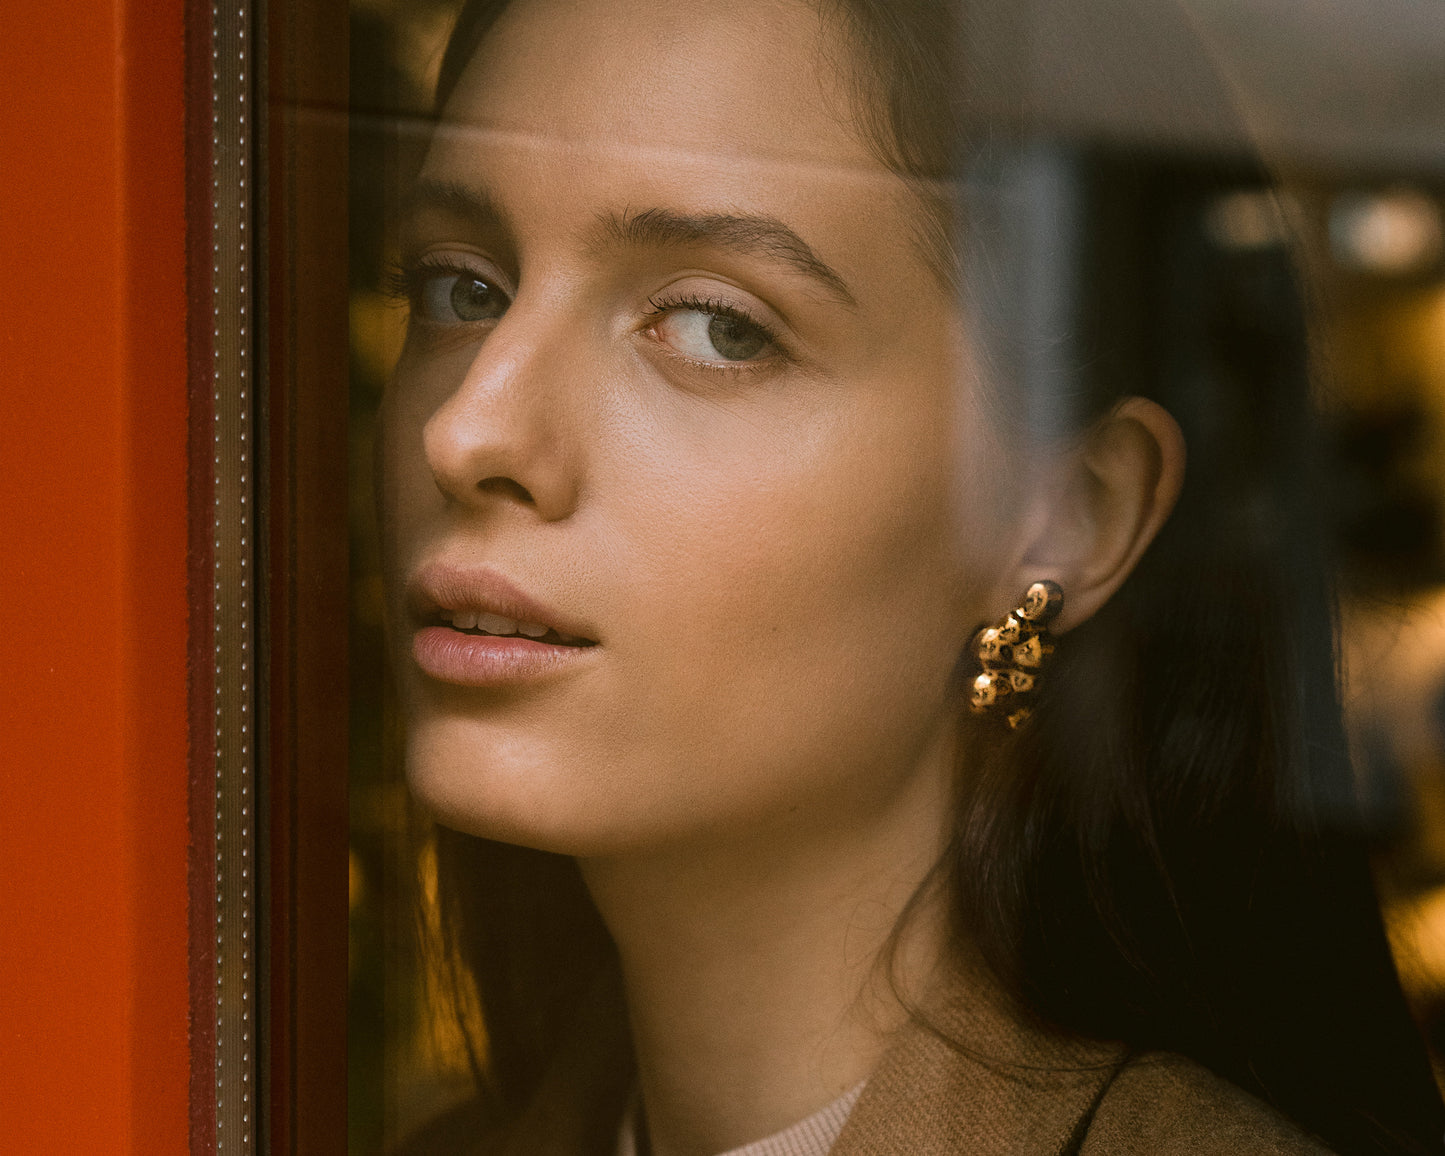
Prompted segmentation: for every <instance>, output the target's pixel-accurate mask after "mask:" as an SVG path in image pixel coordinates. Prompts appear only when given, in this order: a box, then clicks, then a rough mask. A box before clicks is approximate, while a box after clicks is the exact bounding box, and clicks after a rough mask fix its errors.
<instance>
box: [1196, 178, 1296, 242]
mask: <svg viewBox="0 0 1445 1156" xmlns="http://www.w3.org/2000/svg"><path fill="white" fill-rule="evenodd" d="M1204 228H1205V231H1206V232H1207V233H1208V234H1209V239H1210V240H1211V241H1213V242H1214V243H1215V244H1216V245H1218V246H1219V247H1220V248H1222V249H1265V248H1268V247H1270V246H1271V245H1283V244H1284V243H1285V242H1286V241H1287V240H1288V239H1289V231H1288V229H1287V227H1286V224H1285V218H1284V212H1283V211H1282V210H1281V207H1280V203H1279V198H1278V197H1276V196H1275V194H1274V193H1273V192H1270V191H1269V190H1267V189H1253V190H1241V191H1240V192H1235V193H1226V194H1225V195H1224V196H1222V197H1216V198H1215V199H1214V200H1213V201H1211V202H1210V203H1209V205H1208V206H1207V207H1206V208H1205V210H1204Z"/></svg>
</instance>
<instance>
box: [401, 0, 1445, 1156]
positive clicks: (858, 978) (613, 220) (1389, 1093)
mask: <svg viewBox="0 0 1445 1156" xmlns="http://www.w3.org/2000/svg"><path fill="white" fill-rule="evenodd" d="M948 15H949V8H948V6H946V5H943V4H923V3H882V2H881V0H875V2H867V3H865V2H861V0H859V2H852V3H843V2H836V3H831V2H830V3H809V2H807V0H752V2H747V3H738V4H732V5H727V6H717V7H713V8H702V7H700V6H696V5H691V4H684V3H673V2H671V0H662V2H659V0H650V2H649V3H646V4H642V3H633V2H631V0H621V2H617V0H515V2H513V3H510V4H509V3H505V2H501V0H492V2H489V3H474V4H471V5H469V6H468V7H467V8H466V9H465V10H464V11H463V14H462V16H461V18H460V20H459V23H458V27H457V31H456V33H455V34H454V36H453V40H452V42H451V45H450V47H449V49H448V53H447V56H446V60H445V62H444V64H443V69H442V79H441V92H440V96H439V107H440V108H441V109H442V121H441V124H440V125H439V127H438V128H437V130H436V132H435V135H434V137H433V140H432V142H431V147H430V150H429V152H428V154H427V157H426V161H425V164H424V166H423V170H422V173H421V176H420V179H419V181H418V183H417V185H416V188H415V190H414V192H413V194H412V196H411V198H410V200H409V204H408V207H407V211H406V216H405V221H404V225H403V252H404V261H403V279H404V287H405V292H406V294H407V296H408V298H409V300H410V302H411V319H410V327H409V331H408V336H407V343H406V347H405V351H404V353H403V355H402V358H401V362H400V364H399V366H398V368H397V371H396V374H395V379H394V382H393V384H392V387H391V390H390V393H389V396H388V400H387V404H386V413H385V441H384V450H383V455H384V461H385V475H386V482H385V486H384V495H385V497H384V504H385V511H384V515H385V516H384V521H385V524H386V532H387V537H388V555H389V563H388V566H389V581H390V591H391V594H390V613H391V621H392V631H393V637H394V640H395V643H396V646H397V651H398V655H397V658H398V669H399V671H400V682H401V693H402V699H403V703H404V707H405V710H406V715H407V727H408V743H407V773H408V778H409V781H410V784H411V786H412V789H413V791H414V792H415V794H416V795H417V796H418V797H419V798H420V799H421V800H422V801H423V802H424V803H425V804H426V805H427V806H428V807H429V808H430V809H431V810H432V811H433V812H434V813H435V814H436V816H437V817H438V819H439V820H440V822H441V823H442V824H443V825H444V828H446V830H444V831H443V832H442V835H441V844H440V848H441V854H442V858H443V863H444V868H445V871H444V880H443V881H444V883H445V885H446V903H447V915H448V918H449V920H450V921H451V926H452V929H453V934H454V937H455V942H456V944H457V947H458V950H459V953H460V957H461V959H462V960H463V962H464V965H465V968H466V969H468V970H469V973H470V974H469V976H466V977H464V978H466V979H468V980H469V981H471V982H475V984H476V988H477V991H478V993H479V995H480V1000H481V1004H482V1011H483V1018H484V1020H485V1039H484V1040H483V1041H481V1042H480V1044H479V1048H480V1049H481V1050H480V1051H479V1056H480V1058H479V1061H478V1067H479V1077H480V1085H479V1086H480V1091H479V1097H478V1100H477V1102H476V1103H475V1104H474V1105H472V1106H471V1107H470V1109H469V1110H468V1111H466V1112H463V1113H460V1114H455V1115H454V1116H452V1117H451V1118H450V1119H449V1120H447V1121H445V1122H444V1123H443V1124H439V1125H438V1127H437V1129H435V1130H433V1131H432V1132H431V1133H430V1134H429V1135H428V1136H425V1137H422V1138H420V1139H419V1140H418V1141H417V1144H418V1147H419V1149H421V1150H435V1151H469V1150H476V1151H487V1152H492V1151H506V1152H519V1153H520V1152H529V1153H530V1152H557V1153H562V1152H583V1151H588V1152H591V1151H596V1152H612V1151H619V1150H620V1151H624V1152H625V1151H634V1152H651V1153H653V1154H655V1156H674V1154H697V1156H705V1154H710V1153H718V1152H725V1151H729V1150H732V1149H736V1148H739V1147H741V1146H744V1145H749V1144H753V1143H755V1142H759V1144H760V1146H759V1147H757V1148H754V1149H750V1150H749V1151H750V1152H757V1153H767V1152H825V1151H828V1150H830V1146H831V1150H833V1151H835V1152H837V1153H843V1154H847V1153H855V1154H856V1153H864V1152H869V1153H874V1152H945V1151H947V1152H954V1151H965V1152H1026V1151H1039V1152H1045V1151H1048V1152H1061V1151H1081V1152H1185V1151H1189V1152H1196V1151H1218V1152H1225V1151H1231V1152H1233V1151H1270V1152H1276V1151H1278V1152H1308V1151H1319V1150H1320V1147H1321V1145H1324V1146H1327V1147H1329V1148H1332V1149H1333V1150H1336V1151H1339V1152H1367V1151H1395V1152H1405V1151H1427V1150H1434V1148H1435V1147H1436V1146H1438V1144H1439V1141H1440V1134H1441V1130H1442V1128H1445V1115H1442V1112H1441V1106H1440V1101H1439V1097H1438V1095H1437V1094H1436V1092H1435V1090H1434V1088H1433V1085H1432V1083H1431V1080H1430V1074H1429V1070H1428V1067H1427V1065H1426V1063H1425V1060H1424V1057H1423V1054H1422V1051H1421V1047H1420V1044H1419V1041H1418V1039H1417V1038H1416V1037H1415V1035H1414V1033H1413V1028H1412V1027H1411V1025H1410V1023H1409V1021H1408V1018H1407V1017H1406V1015H1405V1012H1404V1008H1403V1004H1402V1001H1401V997H1400V993H1399V988H1398V984H1397V982H1396V980H1395V977H1394V972H1393V967H1392V964H1391V962H1390V958H1389V955H1388V952H1387V950H1386V946H1385V941H1384V938H1383V935H1382V932H1381V928H1380V923H1379V918H1378V915H1377V914H1376V911H1375V908H1374V900H1373V894H1372V891H1371V887H1370V882H1369V878H1368V875H1367V873H1366V871H1365V868H1364V865H1363V862H1362V860H1361V859H1360V857H1359V855H1358V853H1357V851H1356V849H1355V848H1354V847H1353V845H1352V843H1351V841H1350V837H1349V826H1348V819H1347V814H1348V802H1347V800H1348V797H1349V780H1348V766H1347V764H1346V762H1345V760H1344V757H1343V753H1342V752H1343V749H1344V747H1343V740H1342V738H1341V734H1340V723H1339V718H1338V710H1337V707H1336V705H1335V696H1334V689H1333V682H1332V665H1331V664H1332V658H1331V654H1332V652H1331V643H1330V633H1329V631H1330V618H1329V602H1328V591H1327V583H1326V582H1325V581H1324V579H1323V578H1322V574H1323V566H1322V555H1321V553H1320V551H1319V549H1318V542H1317V537H1318V535H1317V534H1315V533H1314V531H1313V530H1312V523H1311V520H1310V518H1309V517H1308V514H1309V511H1310V505H1309V499H1310V493H1311V491H1310V489H1309V486H1310V474H1309V470H1310V468H1311V466H1310V459H1309V451H1308V437H1307V429H1308V423H1307V420H1306V419H1307V387H1306V384H1305V382H1304V378H1303V373H1302V370H1301V359H1300V358H1299V356H1298V349H1299V347H1300V344H1299V343H1298V342H1296V341H1294V340H1292V338H1294V337H1297V334H1287V335H1286V336H1285V337H1284V338H1280V337H1279V335H1278V334H1274V335H1270V334H1266V335H1265V337H1264V338H1263V339H1262V340H1264V342H1265V348H1264V350H1263V352H1264V354H1265V356H1263V357H1258V358H1254V359H1252V360H1250V361H1248V362H1247V363H1243V364H1241V365H1233V366H1232V365H1229V364H1221V365H1218V366H1215V367H1213V368H1214V370H1215V374H1214V376H1215V377H1217V379H1218V380H1217V381H1210V382H1202V381H1201V380H1199V375H1197V374H1188V375H1186V374H1181V373H1179V372H1174V371H1172V370H1171V367H1170V366H1169V365H1168V364H1167V359H1166V358H1162V357H1161V358H1157V359H1156V361H1155V362H1148V363H1143V364H1141V365H1133V366H1131V365H1129V364H1127V362H1126V359H1124V358H1123V357H1121V356H1119V355H1117V354H1116V352H1115V351H1114V350H1113V347H1112V346H1111V345H1110V344H1109V341H1108V337H1109V334H1108V332H1107V330H1108V328H1109V327H1108V326H1107V324H1103V323H1102V322H1101V323H1100V324H1098V325H1097V326H1096V327H1095V328H1096V329H1097V330H1098V331H1099V333H1098V334H1097V336H1098V337H1099V340H1100V346H1099V349H1098V351H1097V356H1091V358H1090V359H1089V365H1091V366H1092V367H1093V370H1094V371H1093V372H1090V373H1084V372H1080V373H1078V374H1074V375H1072V376H1070V377H1069V378H1068V380H1067V381H1065V382H1063V384H1062V386H1061V387H1060V386H1059V384H1058V383H1054V386H1052V387H1050V389H1049V391H1048V392H1040V390H1039V389H1038V378H1039V376H1040V375H1038V374H1028V373H1025V372H1023V371H1021V370H1018V369H1017V367H1018V365H1019V364H1020V363H1019V360H1018V358H1017V357H1015V356H1014V355H1015V354H1017V353H1018V347H1017V345H1014V346H1011V345H1010V343H1009V341H1008V324H1007V318H1006V317H1005V316H1003V314H1002V313H1001V309H1002V306H1001V305H1000V303H999V302H1000V297H1001V296H1002V295H1001V294H1000V293H997V292H993V291H992V287H996V286H997V285H998V284H999V283H1000V282H1001V281H1002V280H1005V279H1006V275H1007V272H1008V268H1007V255H1006V254H1004V255H1000V254H999V253H997V252H993V251H991V250H990V244H991V240H990V234H989V229H988V222H989V220H990V217H989V207H990V197H991V196H993V195H994V194H995V193H997V191H998V190H999V189H1000V188H1001V187H1003V185H1004V184H1006V178H1005V177H1000V176H999V175H998V174H999V173H1001V172H1005V171H1006V170H1007V169H1008V165H1009V163H1010V162H1009V161H1008V159H1007V156H1006V155H1004V154H1006V153H1007V150H1006V148H1004V147H1002V146H1003V145H1006V143H1007V139H1008V126H1010V125H1016V124H1017V120H1016V118H1015V117H1014V116H1013V115H1012V114H1011V112H1010V109H1009V107H1008V106H1007V101H1006V100H1005V101H1002V103H1001V102H1000V98H999V95H998V94H999V93H1000V92H1006V91H1007V89H1008V85H1007V84H1006V83H1000V82H999V79H1000V76H1004V77H1005V79H1006V75H1005V74H1004V73H1002V72H1001V67H1002V66H1001V65H997V62H996V61H994V60H993V59H992V58H991V57H989V55H988V54H987V53H986V52H985V51H983V50H982V49H981V48H980V47H979V46H980V45H983V44H985V43H986V29H987V27H988V25H987V23H986V22H985V21H984V20H983V18H982V15H979V17H978V19H973V18H972V17H971V18H970V19H969V20H966V21H961V22H958V23H957V24H955V23H953V22H951V21H950V20H949V19H948ZM960 44H962V45H964V46H965V49H967V50H965V51H956V49H957V48H958V46H959V45H960ZM1143 98H1144V97H1143V96H1142V94H1141V99H1143ZM983 146H987V147H983ZM1000 156H1004V159H1003V160H1000V159H999V158H1000ZM1104 316H1105V314H1103V313H1101V314H1100V317H1101V318H1103V317H1104ZM1026 352H1027V350H1025V353H1026ZM1261 366H1263V369H1261V368H1260V367H1261ZM1100 367H1104V368H1106V369H1108V368H1111V367H1112V369H1113V370H1116V371H1117V372H1114V373H1104V372H1099V369H1100ZM1251 375H1253V376H1251ZM1261 375H1263V376H1261ZM1105 378H1108V380H1104V379H1105ZM1206 387H1207V388H1218V389H1221V390H1228V389H1229V388H1231V387H1232V388H1233V392H1232V393H1227V394H1226V393H1221V394H1220V395H1219V396H1217V397H1211V396H1209V395H1208V394H1207V392H1203V391H1205V390H1206ZM1161 403H1163V404H1161ZM1181 422H1182V423H1183V424H1184V426H1185V428H1184V429H1183V431H1181V425H1180V423H1181ZM1249 431H1253V433H1252V434H1250V433H1249ZM1260 434H1263V435H1264V436H1259V435H1260ZM1186 447H1187V453H1188V456H1189V459H1190V461H1189V468H1188V469H1187V470H1186V466H1185V458H1186ZM1176 506H1177V509H1176ZM1171 514H1172V517H1171ZM1028 591H1032V597H1033V599H1034V601H1033V602H1032V603H1031V604H1029V605H1027V606H1023V605H1021V601H1022V600H1024V599H1025V598H1026V597H1028V595H1026V592H1028ZM1059 592H1061V594H1062V605H1061V607H1060V606H1059V605H1058V595H1059ZM1012 610H1017V611H1018V613H1016V614H1014V615H1013V616H1012V618H1010V617H1009V613H1010V611H1012ZM1025 611H1027V613H1025ZM989 623H994V624H997V625H998V626H999V627H1001V628H1002V630H1003V634H1002V635H1000V634H998V633H994V634H984V635H982V636H978V637H976V634H977V631H978V627H979V626H980V624H989ZM980 639H982V647H983V652H982V665H980V659H979V653H980V645H981V644H980ZM1022 644H1028V646H1029V647H1031V652H1030V653H1029V654H1028V655H1027V656H1025V654H1024V651H1023V645H1022ZM971 700H972V704H973V705H974V706H975V707H976V708H977V709H978V710H979V712H980V713H979V714H977V715H974V714H972V713H971V712H970V711H969V709H968V707H969V704H970V701H971ZM760 1138H763V1139H761V1140H760ZM766 1138H771V1139H766Z"/></svg>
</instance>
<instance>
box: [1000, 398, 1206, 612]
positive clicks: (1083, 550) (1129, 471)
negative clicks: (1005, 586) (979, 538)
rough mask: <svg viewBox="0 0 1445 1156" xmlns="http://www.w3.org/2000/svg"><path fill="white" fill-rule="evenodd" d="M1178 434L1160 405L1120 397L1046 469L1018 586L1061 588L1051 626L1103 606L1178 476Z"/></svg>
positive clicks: (1173, 495) (1170, 505) (1168, 506)
mask: <svg viewBox="0 0 1445 1156" xmlns="http://www.w3.org/2000/svg"><path fill="white" fill-rule="evenodd" d="M1184 459H1185V449H1184V435H1183V433H1181V432H1180V429H1179V424H1178V423H1177V422H1176V421H1175V420H1174V418H1173V417H1171V416H1170V414H1169V412H1168V411H1167V410H1165V409H1164V408H1163V407H1162V406H1159V405H1157V404H1155V403H1154V402H1152V401H1148V400H1147V399H1145V398H1142V397H1130V398H1126V399H1124V400H1123V401H1121V402H1120V403H1119V404H1118V405H1116V406H1115V407H1114V408H1113V409H1112V410H1111V411H1110V412H1109V414H1108V416H1107V417H1105V418H1103V419H1102V420H1101V421H1099V422H1098V424H1096V425H1095V426H1094V427H1093V428H1092V429H1091V430H1090V431H1089V433H1088V435H1087V436H1086V437H1085V438H1084V439H1083V441H1082V442H1080V443H1079V444H1077V445H1076V446H1074V447H1073V448H1072V449H1071V450H1069V451H1068V453H1066V454H1065V455H1064V456H1063V457H1062V458H1061V459H1060V461H1059V463H1058V468H1057V469H1056V470H1055V471H1051V479H1052V483H1051V484H1050V485H1049V486H1048V487H1047V488H1046V491H1045V492H1043V493H1041V494H1040V495H1039V497H1038V499H1037V500H1038V501H1039V502H1041V503H1042V504H1043V508H1042V509H1038V510H1036V514H1035V517H1033V518H1031V519H1030V520H1029V521H1030V523H1031V524H1032V525H1033V526H1034V527H1038V529H1037V531H1036V532H1035V534H1034V536H1033V538H1032V540H1031V541H1030V542H1028V543H1026V544H1025V550H1024V555H1023V557H1022V559H1021V561H1020V566H1019V572H1018V575H1017V578H1018V583H1017V584H1018V588H1019V589H1020V590H1023V589H1025V588H1027V586H1028V584H1029V583H1030V582H1036V581H1038V580H1039V579H1041V578H1051V579H1053V580H1054V581H1055V582H1057V583H1058V584H1059V585H1060V586H1061V587H1063V590H1064V608H1063V612H1062V614H1061V615H1060V616H1059V619H1058V621H1057V622H1056V623H1055V625H1054V629H1055V630H1072V629H1073V628H1074V627H1075V626H1077V625H1079V623H1081V622H1083V621H1084V620H1085V619H1087V618H1089V617H1090V616H1091V615H1092V614H1094V613H1095V612H1096V611H1097V610H1098V609H1099V608H1100V607H1101V606H1103V605H1104V603H1105V602H1107V601H1108V600H1109V599H1110V598H1111V597H1113V594H1114V592H1115V591H1116V590H1118V589H1119V587H1120V586H1121V585H1122V584H1123V582H1124V579H1125V578H1127V577H1128V576H1129V574H1130V573H1131V572H1132V571H1133V569H1134V567H1135V565H1137V564H1138V561H1139V559H1140V557H1141V556H1142V555H1143V553H1144V551H1145V550H1146V549H1147V548H1148V546H1149V544H1150V543H1151V542H1152V541H1154V537H1155V535H1156V534H1158V533H1159V530H1160V527H1162V526H1163V525H1164V522H1165V520H1166V519H1167V518H1168V517H1169V514H1170V511H1172V510H1173V509H1174V503H1175V502H1176V501H1177V500H1178V498H1179V488H1180V486H1181V485H1182V484H1183V482H1184Z"/></svg>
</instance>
